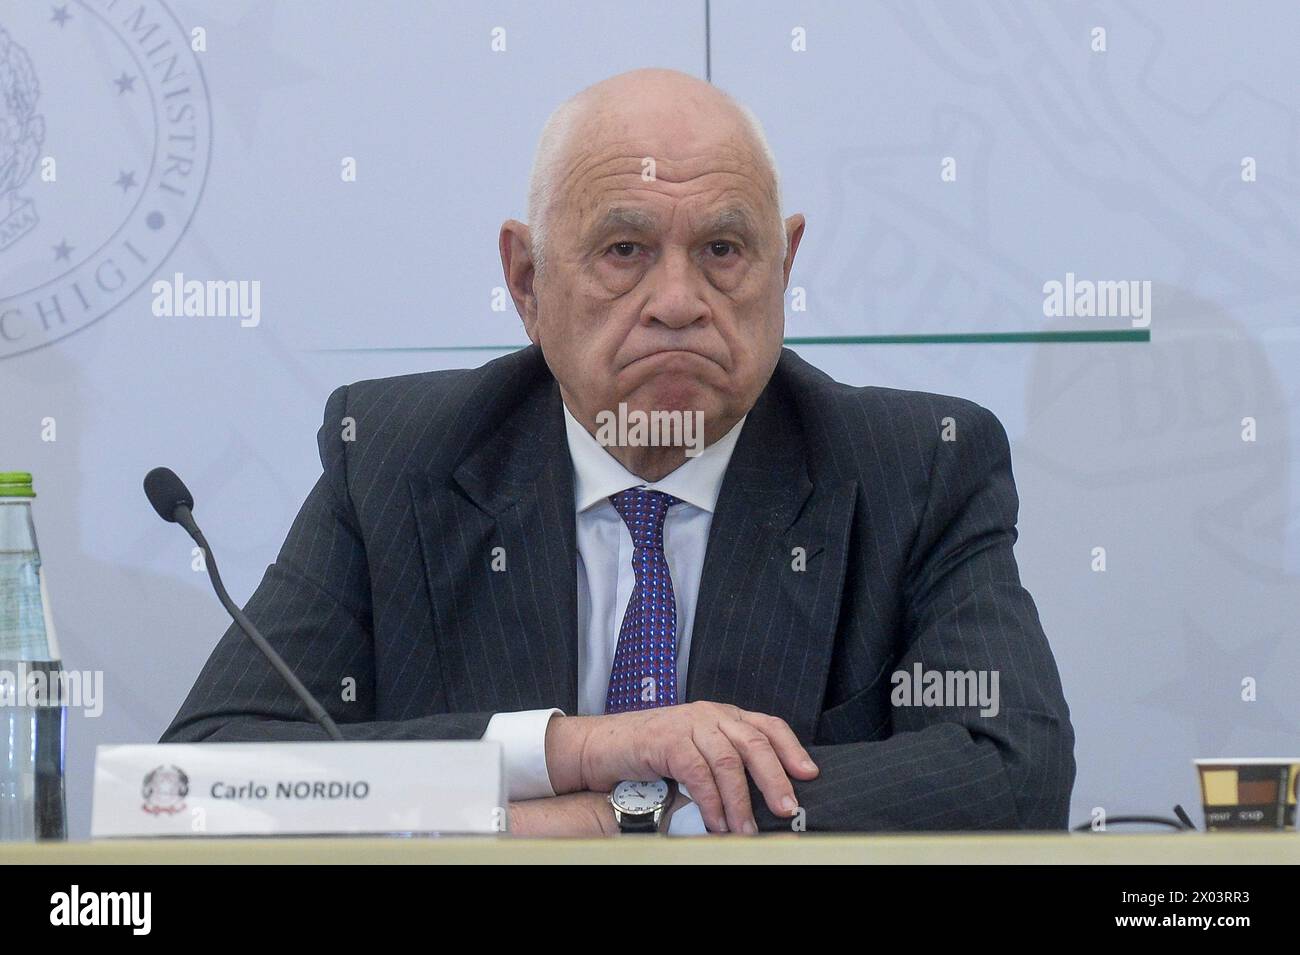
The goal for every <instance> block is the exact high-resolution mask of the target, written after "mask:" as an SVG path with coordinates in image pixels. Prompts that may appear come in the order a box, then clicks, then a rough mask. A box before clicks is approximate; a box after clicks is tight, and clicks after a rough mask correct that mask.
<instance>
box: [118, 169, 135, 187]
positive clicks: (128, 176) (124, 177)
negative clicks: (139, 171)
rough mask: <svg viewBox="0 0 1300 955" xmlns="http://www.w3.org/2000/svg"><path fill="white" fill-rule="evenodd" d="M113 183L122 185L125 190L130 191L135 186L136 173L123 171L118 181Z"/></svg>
mask: <svg viewBox="0 0 1300 955" xmlns="http://www.w3.org/2000/svg"><path fill="white" fill-rule="evenodd" d="M113 185H115V186H121V187H122V191H123V192H127V191H129V190H130V189H132V188H134V186H135V173H133V172H123V173H122V174H121V175H120V176H118V177H117V181H116V182H114V183H113Z"/></svg>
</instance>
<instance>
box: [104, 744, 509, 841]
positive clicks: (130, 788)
mask: <svg viewBox="0 0 1300 955" xmlns="http://www.w3.org/2000/svg"><path fill="white" fill-rule="evenodd" d="M505 807H506V795H505V773H504V770H503V767H502V755H501V744H499V743H495V742H484V741H479V740H474V741H468V742H459V741H457V742H428V741H400V742H360V743H351V742H349V743H340V742H328V741H322V742H314V743H160V744H157V745H152V746H100V747H98V748H97V749H96V751H95V798H94V803H93V811H92V816H91V824H90V831H91V836H92V837H93V838H96V839H103V838H114V837H131V838H139V837H141V836H145V837H148V836H269V835H314V834H319V835H324V834H335V835H337V834H349V835H362V834H366V835H410V834H419V833H447V834H464V833H495V832H503V831H504V830H505V828H506V825H507V819H508V815H507V810H506V808H505Z"/></svg>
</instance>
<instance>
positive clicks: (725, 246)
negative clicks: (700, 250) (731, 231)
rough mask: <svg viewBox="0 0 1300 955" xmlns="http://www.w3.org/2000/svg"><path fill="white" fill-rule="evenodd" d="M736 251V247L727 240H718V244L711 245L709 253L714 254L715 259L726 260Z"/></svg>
mask: <svg viewBox="0 0 1300 955" xmlns="http://www.w3.org/2000/svg"><path fill="white" fill-rule="evenodd" d="M734 249H735V246H734V245H732V243H730V242H728V241H726V240H725V239H718V240H717V241H716V242H710V243H709V251H710V252H712V253H713V256H714V258H718V259H725V258H726V257H727V256H728V255H729V254H730V253H731V252H732V251H734Z"/></svg>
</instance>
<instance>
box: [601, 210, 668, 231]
mask: <svg viewBox="0 0 1300 955" xmlns="http://www.w3.org/2000/svg"><path fill="white" fill-rule="evenodd" d="M657 222H658V220H656V219H655V217H654V216H652V215H650V213H648V212H642V211H641V210H640V209H631V208H628V207H627V206H614V207H612V208H610V209H607V210H605V214H604V215H603V216H601V217H600V218H599V219H597V220H596V222H595V224H594V225H593V226H592V227H591V234H592V235H604V234H605V233H607V232H611V231H613V230H615V229H620V228H623V229H632V230H634V231H636V232H653V231H654V228H655V226H656V224H657Z"/></svg>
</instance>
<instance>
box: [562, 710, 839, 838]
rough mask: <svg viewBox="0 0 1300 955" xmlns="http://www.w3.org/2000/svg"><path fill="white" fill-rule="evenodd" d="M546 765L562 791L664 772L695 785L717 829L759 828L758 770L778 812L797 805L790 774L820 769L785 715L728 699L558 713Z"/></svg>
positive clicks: (804, 775)
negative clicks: (753, 788)
mask: <svg viewBox="0 0 1300 955" xmlns="http://www.w3.org/2000/svg"><path fill="white" fill-rule="evenodd" d="M546 766H547V771H548V772H549V773H550V776H551V784H552V785H553V786H554V787H555V790H556V791H557V792H575V791H578V790H583V789H591V790H609V789H612V788H613V787H614V785H615V784H617V783H618V782H619V781H620V780H624V779H651V778H654V777H656V776H665V777H668V778H670V779H675V780H677V781H678V782H679V783H682V784H683V785H685V786H686V788H687V789H688V790H690V794H691V798H692V799H693V800H694V801H695V802H696V803H697V804H698V805H699V807H700V813H701V815H702V816H703V817H704V824H705V825H706V826H707V827H708V828H709V829H710V830H711V831H713V832H728V831H730V832H743V833H752V832H757V831H758V827H757V825H756V824H755V822H754V811H753V806H752V805H751V804H750V800H749V780H748V778H747V775H746V774H748V776H752V777H753V779H754V782H755V784H756V785H757V786H758V789H759V791H760V792H761V793H762V794H763V799H764V801H765V802H766V803H767V807H768V809H770V810H771V811H772V812H773V813H774V814H775V815H777V816H793V815H794V813H795V810H796V809H798V800H797V799H796V798H795V794H794V786H793V785H792V784H791V782H790V780H791V778H794V779H801V780H806V779H813V778H815V777H816V776H817V773H818V769H817V766H816V765H815V764H814V763H813V761H812V758H811V757H810V756H809V755H808V751H807V750H805V749H804V748H803V746H802V745H800V743H799V740H798V738H796V737H795V735H794V732H793V731H792V730H791V729H790V727H789V726H788V725H787V724H786V722H785V721H784V720H782V719H780V718H779V717H775V716H768V715H766V714H763V713H753V712H750V711H748V710H742V709H740V708H739V707H736V706H729V705H727V704H724V703H705V702H700V703H684V704H681V705H679V706H664V707H659V708H657V709H650V710H637V711H634V712H631V713H618V714H614V715H609V716H558V717H555V718H554V719H552V720H551V722H550V725H549V726H548V727H547V729H546Z"/></svg>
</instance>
